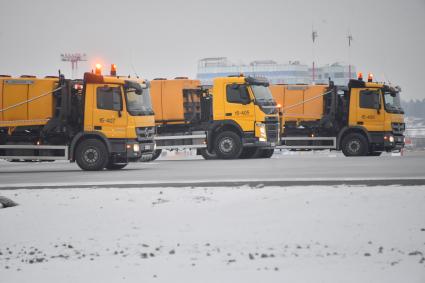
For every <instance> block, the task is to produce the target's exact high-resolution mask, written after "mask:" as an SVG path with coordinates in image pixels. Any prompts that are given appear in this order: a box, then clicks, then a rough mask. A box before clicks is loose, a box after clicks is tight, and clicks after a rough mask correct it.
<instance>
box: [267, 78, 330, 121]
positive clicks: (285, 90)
mask: <svg viewBox="0 0 425 283" xmlns="http://www.w3.org/2000/svg"><path fill="white" fill-rule="evenodd" d="M327 88H328V86H325V85H271V86H270V90H271V92H272V94H273V98H274V99H275V101H276V103H277V104H279V105H280V106H281V109H282V110H281V111H282V115H283V119H284V120H285V121H303V120H320V119H321V118H322V117H323V111H324V109H323V93H325V92H326V89H327Z"/></svg>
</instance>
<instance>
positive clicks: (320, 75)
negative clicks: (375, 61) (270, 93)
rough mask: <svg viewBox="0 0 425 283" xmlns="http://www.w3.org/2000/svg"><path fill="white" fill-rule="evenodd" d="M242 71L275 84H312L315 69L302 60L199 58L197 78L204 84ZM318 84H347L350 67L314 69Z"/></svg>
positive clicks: (333, 66) (336, 65)
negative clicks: (237, 61) (331, 81)
mask: <svg viewBox="0 0 425 283" xmlns="http://www.w3.org/2000/svg"><path fill="white" fill-rule="evenodd" d="M351 71H352V72H351V77H352V78H355V77H356V72H355V68H354V67H353V66H352V67H351ZM240 73H243V74H244V75H245V76H257V77H265V78H267V79H268V80H269V81H270V83H272V84H310V83H312V74H313V72H312V69H311V68H309V66H307V65H304V64H301V63H300V62H299V61H289V62H288V63H286V64H279V63H277V62H275V61H273V60H257V61H252V62H250V63H249V64H248V65H246V64H234V63H232V62H230V61H229V60H228V59H227V58H226V57H213V58H204V59H201V60H199V61H198V72H197V76H196V77H197V79H199V80H200V81H201V82H202V84H207V85H210V84H212V80H213V79H214V78H216V77H227V76H230V75H238V74H240ZM315 73H316V75H315V77H316V80H315V82H316V83H327V82H328V78H329V77H330V78H331V79H333V80H334V81H335V83H336V84H338V85H339V84H342V85H344V84H345V85H346V84H347V83H348V80H349V67H348V66H347V65H342V64H339V63H335V64H332V65H326V66H323V67H319V68H317V70H315Z"/></svg>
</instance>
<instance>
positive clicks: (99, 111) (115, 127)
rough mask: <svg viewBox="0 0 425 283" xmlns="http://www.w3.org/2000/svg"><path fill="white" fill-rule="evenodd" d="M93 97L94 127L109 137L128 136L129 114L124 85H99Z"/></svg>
mask: <svg viewBox="0 0 425 283" xmlns="http://www.w3.org/2000/svg"><path fill="white" fill-rule="evenodd" d="M93 99H94V101H93V105H94V107H93V110H94V111H93V129H94V130H95V131H101V132H102V133H103V134H105V135H106V137H108V138H126V130H127V118H128V115H127V111H126V107H125V104H124V101H125V100H124V97H123V89H122V87H121V86H119V85H113V84H108V85H99V86H97V87H96V88H95V95H93Z"/></svg>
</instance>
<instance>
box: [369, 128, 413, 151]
mask: <svg viewBox="0 0 425 283" xmlns="http://www.w3.org/2000/svg"><path fill="white" fill-rule="evenodd" d="M371 139H372V140H371V147H372V150H373V151H387V152H391V151H399V150H401V149H402V148H404V145H405V143H404V135H403V134H394V133H391V132H378V133H371Z"/></svg>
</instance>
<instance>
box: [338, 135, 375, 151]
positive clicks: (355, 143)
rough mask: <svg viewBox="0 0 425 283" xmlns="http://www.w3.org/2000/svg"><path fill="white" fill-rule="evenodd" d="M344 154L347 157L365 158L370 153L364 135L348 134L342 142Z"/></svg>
mask: <svg viewBox="0 0 425 283" xmlns="http://www.w3.org/2000/svg"><path fill="white" fill-rule="evenodd" d="M342 152H343V153H344V155H345V156H365V155H367V154H368V152H369V148H368V143H367V140H366V138H365V137H364V136H363V135H362V134H357V133H353V134H348V135H347V136H346V137H345V138H344V139H343V140H342Z"/></svg>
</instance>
